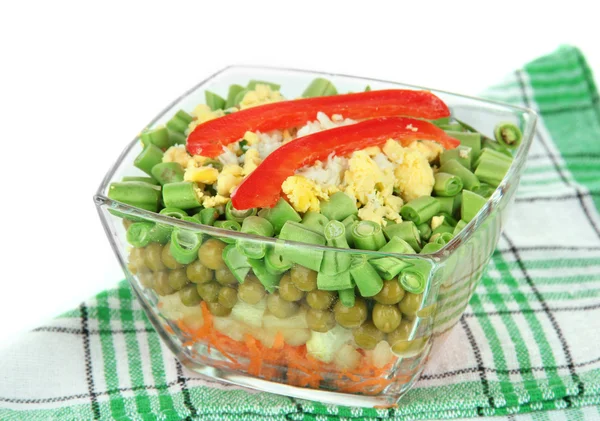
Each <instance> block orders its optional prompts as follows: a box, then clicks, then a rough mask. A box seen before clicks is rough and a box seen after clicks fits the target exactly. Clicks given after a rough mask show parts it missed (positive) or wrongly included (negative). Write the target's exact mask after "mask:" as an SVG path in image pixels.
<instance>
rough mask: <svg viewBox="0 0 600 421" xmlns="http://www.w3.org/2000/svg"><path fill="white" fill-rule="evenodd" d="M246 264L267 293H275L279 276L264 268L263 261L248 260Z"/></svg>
mask: <svg viewBox="0 0 600 421" xmlns="http://www.w3.org/2000/svg"><path fill="white" fill-rule="evenodd" d="M248 263H249V264H250V267H251V268H252V272H254V275H256V277H257V278H258V280H259V281H260V283H261V284H262V285H263V286H264V287H265V289H266V290H267V291H268V292H269V293H273V292H275V288H276V287H277V286H278V285H279V280H280V279H281V274H278V275H276V274H273V273H271V272H269V271H268V270H267V268H266V267H265V262H264V260H263V259H250V258H249V259H248Z"/></svg>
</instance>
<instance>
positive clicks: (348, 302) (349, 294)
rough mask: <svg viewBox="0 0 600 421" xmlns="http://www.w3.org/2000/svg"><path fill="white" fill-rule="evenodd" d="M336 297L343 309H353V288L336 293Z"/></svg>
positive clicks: (354, 301)
mask: <svg viewBox="0 0 600 421" xmlns="http://www.w3.org/2000/svg"><path fill="white" fill-rule="evenodd" d="M338 296H339V298H340V301H339V302H341V303H342V305H343V306H344V307H354V304H355V303H356V294H355V293H354V288H346V289H341V290H339V291H338Z"/></svg>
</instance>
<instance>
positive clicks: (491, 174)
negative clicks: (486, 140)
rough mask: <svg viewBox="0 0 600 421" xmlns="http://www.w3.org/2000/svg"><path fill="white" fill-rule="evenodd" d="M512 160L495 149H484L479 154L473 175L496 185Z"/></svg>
mask: <svg viewBox="0 0 600 421" xmlns="http://www.w3.org/2000/svg"><path fill="white" fill-rule="evenodd" d="M511 164H512V160H511V159H509V158H508V157H507V156H505V155H502V154H501V153H498V152H496V151H493V150H490V149H486V150H484V151H483V152H482V153H481V155H480V156H479V159H478V162H477V169H476V170H475V176H477V178H479V179H480V180H481V181H482V182H484V183H487V184H489V185H491V186H493V187H498V185H500V183H501V182H502V179H503V178H504V176H505V175H506V173H507V172H508V169H509V168H510V166H511Z"/></svg>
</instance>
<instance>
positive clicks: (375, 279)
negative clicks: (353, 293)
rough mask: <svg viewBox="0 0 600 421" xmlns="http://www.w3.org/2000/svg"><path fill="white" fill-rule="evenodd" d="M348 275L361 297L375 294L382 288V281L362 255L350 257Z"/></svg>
mask: <svg viewBox="0 0 600 421" xmlns="http://www.w3.org/2000/svg"><path fill="white" fill-rule="evenodd" d="M350 276H351V277H352V279H353V280H354V283H355V284H356V286H357V287H358V290H359V291H360V295H362V296H363V297H372V296H374V295H377V294H378V293H379V291H381V288H383V281H382V280H381V276H379V274H378V273H377V271H376V270H375V269H374V268H373V266H371V264H370V263H369V261H368V259H367V257H366V256H364V255H360V256H356V257H354V259H352V266H351V267H350Z"/></svg>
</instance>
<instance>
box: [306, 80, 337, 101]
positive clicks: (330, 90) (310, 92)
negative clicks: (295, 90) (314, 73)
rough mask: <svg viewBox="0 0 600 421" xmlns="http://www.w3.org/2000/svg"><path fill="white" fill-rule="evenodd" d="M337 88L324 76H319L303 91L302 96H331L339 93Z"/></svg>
mask: <svg viewBox="0 0 600 421" xmlns="http://www.w3.org/2000/svg"><path fill="white" fill-rule="evenodd" d="M337 93H338V92H337V89H335V86H333V84H332V83H331V82H330V81H329V80H327V79H325V78H322V77H318V78H316V79H314V80H313V81H312V82H310V85H308V86H307V88H306V89H305V90H304V92H303V93H302V97H304V98H313V97H318V96H330V95H337Z"/></svg>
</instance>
